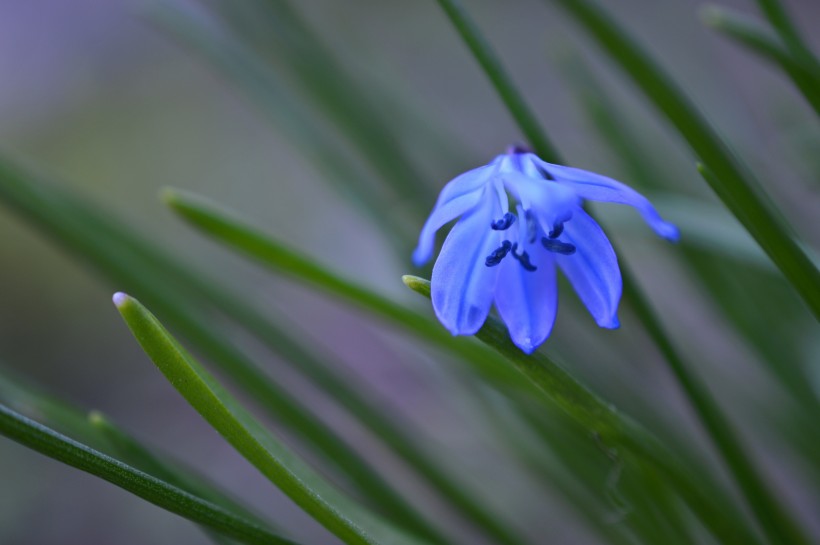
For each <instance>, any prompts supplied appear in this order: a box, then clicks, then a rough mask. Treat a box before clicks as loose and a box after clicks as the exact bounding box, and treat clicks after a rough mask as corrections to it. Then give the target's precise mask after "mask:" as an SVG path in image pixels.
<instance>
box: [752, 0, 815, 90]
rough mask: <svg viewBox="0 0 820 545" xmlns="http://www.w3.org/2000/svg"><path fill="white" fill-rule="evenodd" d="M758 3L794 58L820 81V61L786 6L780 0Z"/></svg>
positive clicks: (764, 0)
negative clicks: (799, 30) (787, 11)
mask: <svg viewBox="0 0 820 545" xmlns="http://www.w3.org/2000/svg"><path fill="white" fill-rule="evenodd" d="M757 5H758V6H760V9H761V11H763V13H764V14H765V15H766V18H767V19H768V20H769V22H770V23H771V24H772V27H774V28H775V30H777V33H778V34H779V35H780V37H781V38H782V39H783V42H784V43H785V44H786V47H788V49H789V51H790V52H791V54H792V56H793V57H794V59H795V60H796V61H797V62H798V63H800V64H801V65H802V66H803V67H805V69H806V70H807V71H808V72H809V73H811V74H812V76H813V77H814V80H815V81H816V82H820V61H818V60H817V57H815V56H814V54H813V53H812V52H811V49H810V48H809V46H808V45H807V44H806V41H805V40H804V39H803V37H802V36H801V35H800V33H799V32H798V31H797V27H796V26H795V24H794V23H793V22H792V20H791V17H789V14H788V13H786V8H785V7H784V6H783V4H782V3H781V2H780V0H757Z"/></svg>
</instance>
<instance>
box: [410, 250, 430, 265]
mask: <svg viewBox="0 0 820 545" xmlns="http://www.w3.org/2000/svg"><path fill="white" fill-rule="evenodd" d="M430 257H431V252H429V251H427V249H426V248H422V247H421V246H417V247H416V249H415V250H413V265H415V266H416V267H421V266H422V265H424V264H425V263H427V262H428V261H430Z"/></svg>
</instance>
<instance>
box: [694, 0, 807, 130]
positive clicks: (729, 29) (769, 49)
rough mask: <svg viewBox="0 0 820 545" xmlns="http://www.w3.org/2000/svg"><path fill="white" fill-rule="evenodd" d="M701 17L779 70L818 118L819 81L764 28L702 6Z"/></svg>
mask: <svg viewBox="0 0 820 545" xmlns="http://www.w3.org/2000/svg"><path fill="white" fill-rule="evenodd" d="M701 17H702V19H703V21H704V23H706V24H707V25H709V26H710V27H712V28H714V29H715V30H717V31H718V32H721V33H722V34H724V35H726V36H728V37H729V38H731V39H733V40H735V41H736V42H738V43H739V44H741V45H743V46H745V47H746V48H747V49H749V50H750V51H753V52H755V53H757V54H758V55H759V56H760V57H762V58H764V59H766V60H768V61H769V62H771V63H773V64H775V65H776V66H778V67H780V69H781V70H783V72H785V73H786V75H787V76H789V78H791V80H792V82H793V83H794V84H795V86H796V87H797V88H798V89H799V90H800V92H801V93H802V94H803V96H804V97H805V98H806V101H807V102H808V103H809V104H810V105H811V107H812V108H814V111H815V113H817V114H818V115H820V80H818V79H817V78H816V77H815V75H814V74H812V72H811V71H810V70H807V69H806V67H805V66H803V65H802V64H801V63H799V62H798V61H797V60H795V59H794V58H793V57H792V56H791V54H790V52H789V51H788V50H787V49H786V48H784V47H783V45H782V44H781V43H780V41H779V40H778V39H777V36H774V35H772V33H771V32H770V31H769V29H768V28H766V27H764V26H763V25H762V24H760V23H759V22H757V21H755V20H753V19H751V18H749V17H744V16H743V15H742V14H739V13H735V12H734V10H731V9H729V8H724V7H721V6H714V5H709V6H706V7H705V8H704V9H702V10H701Z"/></svg>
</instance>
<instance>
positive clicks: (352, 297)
mask: <svg viewBox="0 0 820 545" xmlns="http://www.w3.org/2000/svg"><path fill="white" fill-rule="evenodd" d="M162 198H163V200H164V201H165V203H166V204H167V205H168V206H169V207H170V208H171V210H173V211H174V212H175V213H177V214H178V215H179V216H180V217H181V218H182V219H184V220H185V221H187V222H188V223H190V224H191V225H192V226H194V227H196V228H197V229H199V230H200V231H202V232H203V233H205V234H207V235H209V236H211V237H213V238H215V239H216V240H217V241H219V242H222V243H223V244H226V245H228V246H229V247H231V248H233V249H234V250H236V251H238V252H240V253H243V254H245V255H248V256H249V257H251V258H253V259H255V260H257V261H259V262H260V263H261V264H262V265H264V266H265V267H267V268H269V269H271V270H273V271H275V272H278V273H281V274H284V275H286V276H288V277H290V278H292V279H294V280H297V281H299V282H302V283H306V284H308V285H310V286H313V287H317V288H319V289H321V290H322V291H324V292H326V293H329V294H331V295H333V296H336V297H340V298H342V299H344V300H345V301H348V302H349V303H352V304H353V305H354V306H356V307H359V308H362V309H365V310H367V311H369V312H371V313H375V314H376V315H378V316H382V317H385V318H387V319H389V320H390V321H393V322H396V323H399V324H400V325H402V326H403V327H405V328H407V329H408V330H409V331H411V332H413V333H415V334H416V335H418V336H420V337H422V338H424V339H427V340H429V341H431V342H433V343H435V344H437V345H440V346H443V347H445V348H447V349H449V350H452V351H453V352H454V353H455V354H456V355H458V356H460V357H462V358H464V359H465V361H467V362H469V363H470V364H472V365H473V366H474V367H475V369H476V370H477V371H478V372H479V373H480V374H481V375H482V376H484V377H486V378H487V379H488V380H490V381H491V382H494V383H496V384H499V383H500V384H503V385H505V386H507V387H513V388H519V389H520V388H523V389H525V390H527V389H528V382H527V381H525V380H522V377H521V376H520V375H519V374H518V373H515V372H513V371H511V370H510V369H508V368H507V367H506V366H504V365H498V364H499V363H500V362H503V360H502V359H500V358H499V357H498V356H497V355H496V354H494V353H493V352H492V351H491V350H487V349H486V348H484V347H482V346H481V345H479V344H476V343H471V342H464V341H463V340H459V339H454V338H453V336H452V335H450V334H449V333H448V332H447V331H446V330H444V329H443V328H442V327H441V326H440V325H439V324H438V323H437V322H434V321H432V320H431V319H430V318H429V317H427V316H424V315H422V314H420V313H418V312H415V311H413V310H410V309H407V308H405V307H403V306H401V305H398V304H396V303H394V302H393V301H390V300H388V299H386V298H385V297H382V296H381V295H379V294H377V293H375V292H373V291H371V290H370V289H368V288H366V287H364V286H361V285H358V284H356V283H353V282H350V281H348V280H345V279H343V278H341V277H339V276H338V275H336V274H335V273H333V272H331V271H329V270H328V269H326V268H325V267H323V266H321V265H319V264H317V263H315V262H314V261H313V260H311V259H310V258H308V257H306V256H304V255H301V254H300V253H299V252H297V251H295V250H293V249H291V248H288V247H287V246H285V245H283V244H281V243H279V242H277V241H275V240H273V239H271V238H269V237H268V236H266V235H265V234H263V233H261V232H259V231H257V230H256V229H254V228H253V227H250V226H249V225H247V224H245V222H243V221H242V220H240V219H238V218H237V217H236V216H234V215H232V214H230V213H228V212H225V211H224V210H223V209H222V208H221V207H219V206H218V205H216V204H214V203H212V202H211V201H209V200H207V199H205V198H203V197H200V196H197V195H194V194H192V193H190V192H187V191H182V190H179V189H172V188H167V189H165V190H164V191H163V194H162Z"/></svg>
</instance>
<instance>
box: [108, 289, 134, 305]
mask: <svg viewBox="0 0 820 545" xmlns="http://www.w3.org/2000/svg"><path fill="white" fill-rule="evenodd" d="M129 299H131V296H129V295H128V294H127V293H123V292H121V291H118V292H117V293H115V294H114V296H113V297H112V298H111V300H112V301H114V306H116V307H117V308H122V307H123V306H125V303H127V302H128V300H129Z"/></svg>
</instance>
